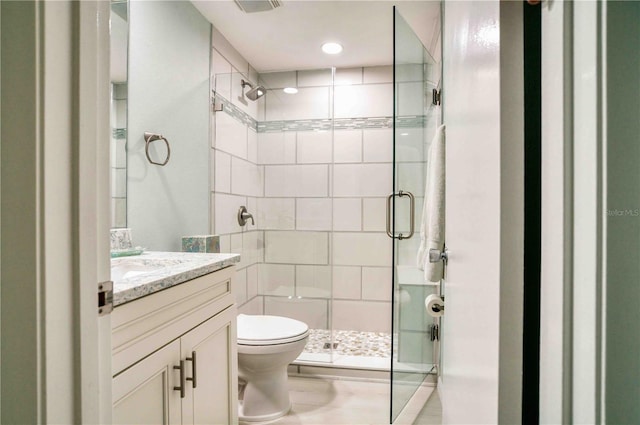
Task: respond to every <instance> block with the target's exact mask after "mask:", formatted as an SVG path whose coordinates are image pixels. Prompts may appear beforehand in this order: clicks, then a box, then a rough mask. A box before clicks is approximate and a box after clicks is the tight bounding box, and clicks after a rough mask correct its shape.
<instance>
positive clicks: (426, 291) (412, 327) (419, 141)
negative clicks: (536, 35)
mask: <svg viewBox="0 0 640 425" xmlns="http://www.w3.org/2000/svg"><path fill="white" fill-rule="evenodd" d="M438 79H439V69H438V66H437V64H436V63H435V61H434V59H433V58H432V57H431V55H430V54H429V53H428V51H427V50H426V49H425V48H424V46H423V45H422V43H421V42H420V40H419V39H418V37H417V36H416V35H415V33H414V32H413V31H412V29H411V27H410V26H409V25H408V24H407V22H406V21H405V20H404V19H403V18H402V16H401V15H400V14H399V12H398V11H397V10H396V9H395V8H394V115H393V128H394V132H393V133H394V134H393V149H394V159H393V173H394V175H393V190H394V192H393V194H391V195H390V196H389V198H388V201H389V209H390V212H392V214H390V217H389V218H388V220H389V223H388V224H389V226H388V227H390V229H388V233H389V236H391V237H393V316H392V317H393V328H392V329H393V331H392V361H391V421H392V422H393V421H394V420H395V419H396V417H397V416H398V415H399V414H400V412H401V411H402V409H403V408H404V406H405V405H406V404H407V402H408V401H409V399H410V398H411V397H412V396H413V394H414V393H415V392H416V390H417V389H418V387H419V386H420V385H422V383H423V382H424V381H425V379H426V378H427V376H428V375H429V374H430V373H432V371H433V370H434V369H435V368H434V363H435V361H436V360H435V358H434V357H435V356H434V342H433V341H432V331H433V325H434V324H435V323H434V319H433V318H431V317H430V316H428V315H427V314H426V311H425V307H424V300H425V298H426V297H427V296H428V295H430V294H432V293H434V292H436V287H435V286H434V285H433V284H429V283H425V279H424V275H423V272H422V271H421V270H419V269H418V267H417V262H416V256H417V252H418V248H419V246H420V220H421V218H422V207H423V203H424V194H425V179H426V175H427V159H428V149H429V143H430V142H431V138H432V137H433V135H434V133H435V129H436V126H437V124H438V120H439V118H438V117H439V115H438V112H439V111H438V109H439V108H436V107H435V106H434V105H433V103H432V90H433V89H434V88H436V87H437V85H438V84H437V81H438Z"/></svg>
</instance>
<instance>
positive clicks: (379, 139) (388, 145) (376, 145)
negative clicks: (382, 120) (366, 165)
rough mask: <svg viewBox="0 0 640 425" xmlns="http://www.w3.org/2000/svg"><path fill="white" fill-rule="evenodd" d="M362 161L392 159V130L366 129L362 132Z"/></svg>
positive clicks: (385, 160) (389, 160) (387, 160)
mask: <svg viewBox="0 0 640 425" xmlns="http://www.w3.org/2000/svg"><path fill="white" fill-rule="evenodd" d="M362 145H363V160H364V162H391V161H393V130H392V129H388V128H383V129H368V130H363V132H362Z"/></svg>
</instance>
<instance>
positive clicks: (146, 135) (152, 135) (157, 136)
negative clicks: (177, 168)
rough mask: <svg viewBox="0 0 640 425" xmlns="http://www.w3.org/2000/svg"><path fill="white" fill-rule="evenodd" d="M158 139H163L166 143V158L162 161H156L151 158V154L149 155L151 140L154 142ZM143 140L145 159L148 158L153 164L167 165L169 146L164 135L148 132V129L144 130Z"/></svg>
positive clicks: (169, 152) (169, 153) (169, 155)
mask: <svg viewBox="0 0 640 425" xmlns="http://www.w3.org/2000/svg"><path fill="white" fill-rule="evenodd" d="M158 140H163V141H164V143H166V145H167V158H166V159H165V160H164V162H156V161H154V160H152V159H151V156H150V155H149V146H150V145H151V143H152V142H156V141H158ZM144 141H145V146H144V153H145V154H146V155H147V160H149V162H150V163H152V164H155V165H160V166H165V165H167V162H169V158H170V157H171V146H169V141H168V140H167V139H166V137H164V136H163V135H162V134H155V133H149V132H148V131H145V133H144Z"/></svg>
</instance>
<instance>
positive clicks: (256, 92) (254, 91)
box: [242, 80, 267, 100]
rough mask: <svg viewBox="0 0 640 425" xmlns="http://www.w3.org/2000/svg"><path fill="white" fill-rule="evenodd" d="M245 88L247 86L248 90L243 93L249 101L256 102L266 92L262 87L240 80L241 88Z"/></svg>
mask: <svg viewBox="0 0 640 425" xmlns="http://www.w3.org/2000/svg"><path fill="white" fill-rule="evenodd" d="M246 86H249V88H250V90H249V91H248V92H246V93H245V96H247V97H248V98H249V99H250V100H258V98H261V97H262V96H264V95H265V94H266V93H267V90H266V89H265V88H264V87H262V86H255V87H253V85H252V84H251V83H250V82H248V81H245V80H242V88H243V89H244V88H245V87H246Z"/></svg>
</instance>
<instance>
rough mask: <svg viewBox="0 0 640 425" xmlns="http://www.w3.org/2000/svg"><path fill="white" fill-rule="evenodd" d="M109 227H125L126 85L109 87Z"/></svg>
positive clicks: (116, 84) (115, 84)
mask: <svg viewBox="0 0 640 425" xmlns="http://www.w3.org/2000/svg"><path fill="white" fill-rule="evenodd" d="M110 117H111V170H110V171H111V227H112V228H115V227H127V151H126V143H127V83H126V82H125V83H114V84H112V85H111V115H110Z"/></svg>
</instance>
